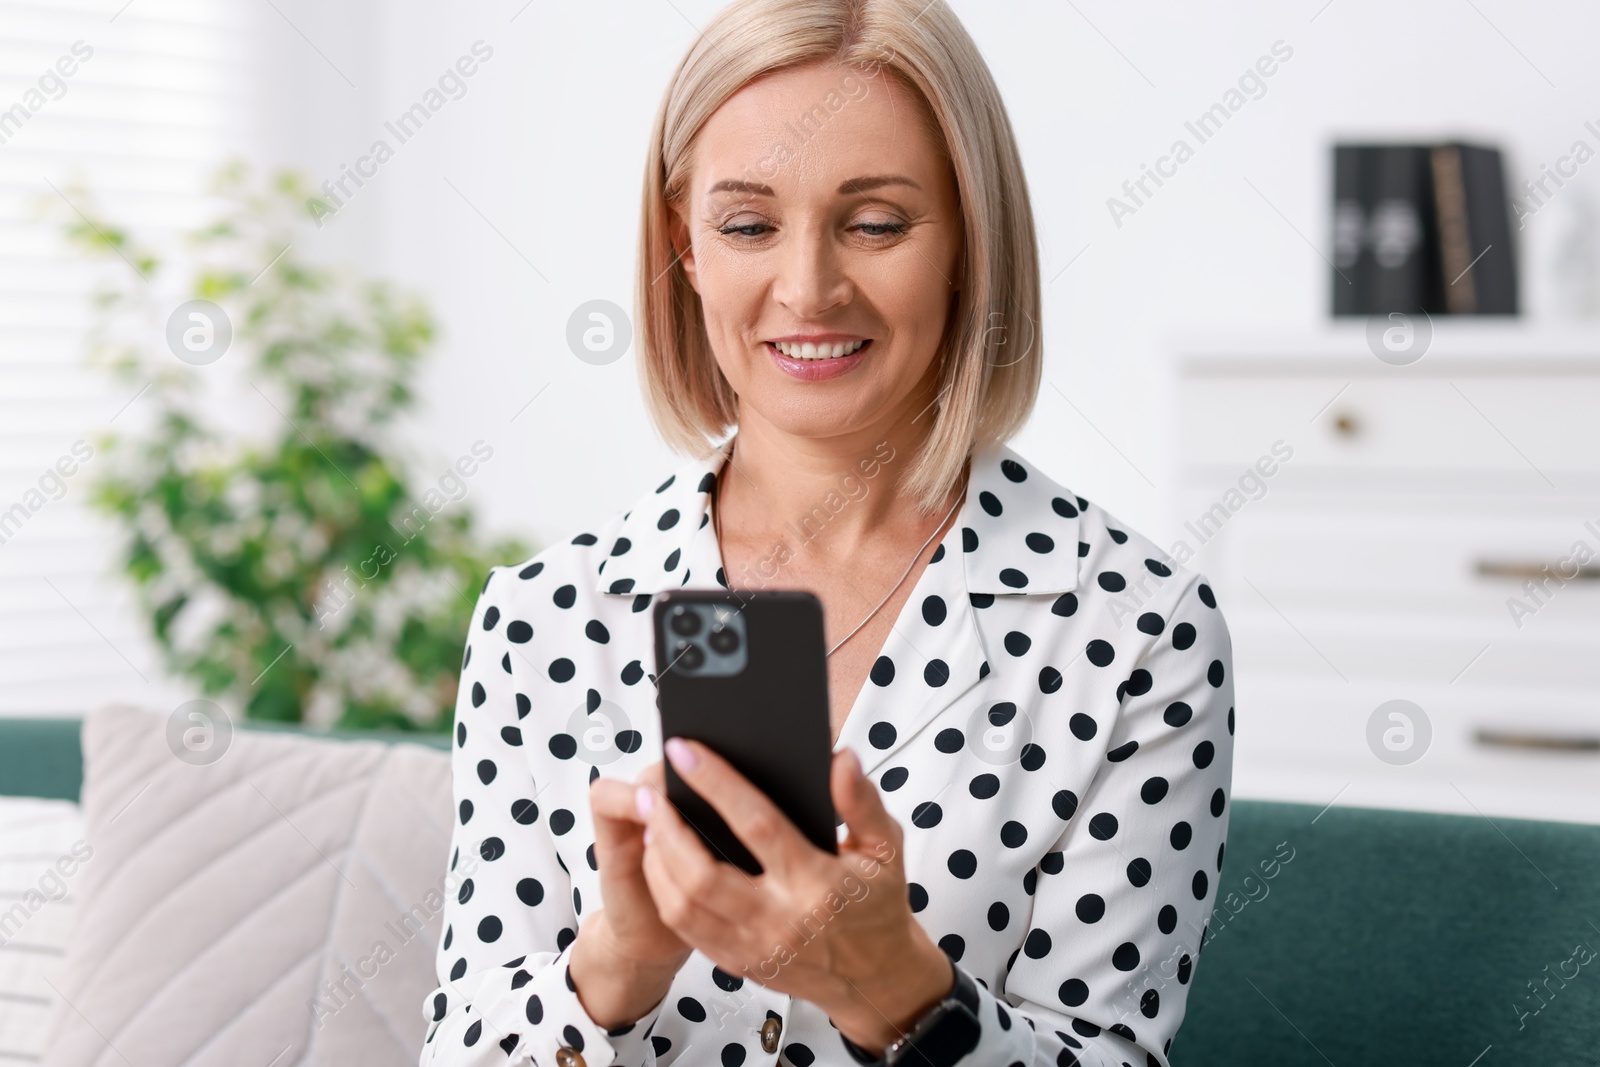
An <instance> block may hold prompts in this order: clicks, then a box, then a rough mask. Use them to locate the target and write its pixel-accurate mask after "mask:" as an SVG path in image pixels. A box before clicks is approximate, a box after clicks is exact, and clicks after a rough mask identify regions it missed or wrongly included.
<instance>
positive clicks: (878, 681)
mask: <svg viewBox="0 0 1600 1067" xmlns="http://www.w3.org/2000/svg"><path fill="white" fill-rule="evenodd" d="M868 677H869V678H871V679H872V684H873V685H888V684H889V683H890V682H892V681H894V660H892V659H890V658H889V657H888V656H879V657H878V658H877V661H876V662H874V663H873V664H872V671H871V673H870V674H869V675H868Z"/></svg>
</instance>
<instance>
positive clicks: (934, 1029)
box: [839, 960, 983, 1067]
mask: <svg viewBox="0 0 1600 1067" xmlns="http://www.w3.org/2000/svg"><path fill="white" fill-rule="evenodd" d="M950 969H951V970H952V971H954V972H955V984H954V985H953V986H952V987H951V989H950V992H949V993H946V994H945V995H944V997H943V998H941V999H940V1000H939V1002H938V1003H937V1004H935V1005H934V1006H933V1007H931V1008H929V1009H928V1010H927V1011H926V1012H924V1013H923V1014H922V1015H921V1016H920V1017H919V1018H918V1019H917V1020H916V1021H915V1022H913V1023H912V1024H911V1027H910V1028H909V1029H908V1030H906V1032H905V1034H904V1036H902V1037H901V1038H899V1039H898V1040H896V1041H894V1042H892V1043H890V1045H889V1047H888V1048H886V1049H884V1051H883V1055H882V1056H873V1055H872V1054H871V1053H869V1052H867V1051H866V1050H865V1049H863V1048H861V1046H859V1045H857V1044H856V1043H855V1042H853V1041H851V1040H850V1039H849V1038H847V1037H845V1036H844V1035H843V1034H840V1035H839V1039H840V1040H841V1041H843V1042H844V1047H845V1051H847V1052H848V1053H849V1054H850V1057H851V1059H853V1060H855V1061H856V1062H857V1063H859V1064H862V1065H863V1067H895V1065H896V1064H902V1065H905V1067H929V1065H932V1067H953V1065H954V1064H955V1063H956V1062H958V1061H959V1060H960V1059H961V1058H962V1057H964V1056H965V1055H966V1054H967V1053H969V1052H971V1051H972V1049H973V1048H975V1047H976V1046H977V1044H978V1037H979V1035H980V1033H981V1030H982V1027H981V1024H980V1023H979V1022H978V1013H979V1011H980V1009H981V1007H982V1003H983V1002H982V999H981V997H980V995H979V993H978V983H977V982H976V981H975V980H974V979H973V977H972V976H971V975H970V974H968V973H967V972H966V971H965V970H963V969H962V968H961V965H960V964H958V963H956V962H955V961H954V960H951V961H950Z"/></svg>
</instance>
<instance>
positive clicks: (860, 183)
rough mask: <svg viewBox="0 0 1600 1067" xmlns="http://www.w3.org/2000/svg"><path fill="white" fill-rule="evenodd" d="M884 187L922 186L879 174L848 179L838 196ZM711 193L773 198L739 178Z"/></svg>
mask: <svg viewBox="0 0 1600 1067" xmlns="http://www.w3.org/2000/svg"><path fill="white" fill-rule="evenodd" d="M886 185H909V186H910V187H911V188H913V189H919V190H920V189H921V188H922V186H920V185H918V184H917V183H916V182H914V181H912V180H911V179H910V178H907V177H905V176H904V175H901V174H879V175H873V176H871V177H863V178H850V179H847V180H846V181H845V182H843V183H842V184H840V186H839V195H840V196H848V195H850V194H852V193H868V192H871V191H872V190H874V189H881V188H883V187H884V186H886ZM713 193H743V194H745V195H746V196H775V195H777V194H775V193H774V192H773V191H772V186H770V185H762V184H761V183H760V182H747V181H744V180H743V179H740V178H724V179H723V180H722V181H720V182H718V183H717V184H715V185H713V186H712V187H711V188H709V189H707V190H706V195H707V196H710V195H711V194H713Z"/></svg>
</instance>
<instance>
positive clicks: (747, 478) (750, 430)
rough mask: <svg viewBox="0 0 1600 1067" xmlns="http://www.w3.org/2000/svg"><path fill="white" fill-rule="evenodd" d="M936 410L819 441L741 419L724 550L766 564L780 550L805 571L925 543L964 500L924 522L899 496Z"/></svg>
mask: <svg viewBox="0 0 1600 1067" xmlns="http://www.w3.org/2000/svg"><path fill="white" fill-rule="evenodd" d="M932 410H933V409H932V408H931V407H927V408H924V409H923V412H924V414H923V415H922V416H921V417H919V418H916V419H915V420H914V421H913V420H911V419H906V420H901V421H900V422H897V423H894V424H890V425H887V426H884V427H881V428H872V429H867V430H864V431H862V432H860V433H856V434H850V435H842V436H836V437H829V438H820V439H819V438H811V437H797V436H795V435H792V434H787V433H784V432H782V431H780V430H778V429H777V428H776V427H774V426H772V425H771V424H770V423H767V422H765V421H764V420H761V419H759V418H754V419H750V418H746V419H742V420H741V422H740V426H739V431H738V434H737V435H736V436H735V438H734V440H733V441H732V442H731V447H732V454H731V456H730V458H729V460H728V462H727V463H725V464H724V465H723V469H722V476H721V477H720V478H719V485H718V488H717V493H718V497H717V507H718V508H719V515H718V518H719V524H720V526H721V531H720V536H721V537H722V538H723V539H724V545H725V546H726V545H728V544H730V543H732V544H738V545H741V546H746V547H748V548H750V549H751V550H753V551H756V552H759V553H763V554H767V553H771V552H773V551H775V550H777V549H778V546H779V545H780V544H781V545H785V546H787V549H788V551H790V552H794V553H800V552H801V551H802V550H803V552H804V555H805V557H806V558H807V561H808V563H809V564H810V565H811V566H825V565H828V564H830V563H844V562H846V561H849V560H851V559H855V558H858V557H860V555H861V553H862V550H863V548H864V547H865V546H866V545H867V544H868V543H870V542H876V543H879V544H881V543H882V541H883V540H885V539H887V540H889V541H891V542H893V541H897V540H900V539H906V538H918V539H920V537H925V536H926V534H927V533H928V531H929V530H930V529H931V528H932V526H933V524H935V523H937V522H938V521H939V519H940V517H941V516H943V515H944V514H945V512H946V510H947V509H948V507H949V505H950V503H951V502H953V501H954V500H955V498H956V496H957V495H958V494H959V493H960V486H957V487H956V488H955V489H953V490H952V491H951V494H950V495H949V496H948V497H947V498H946V499H945V500H944V501H943V502H942V504H941V506H940V507H939V508H938V510H937V511H935V512H934V513H933V514H932V515H923V514H920V513H919V512H918V510H917V507H916V501H915V500H914V499H912V498H910V497H908V496H906V495H904V494H902V493H900V492H898V491H897V488H896V483H897V482H898V480H899V479H900V478H901V477H902V476H903V475H904V473H905V471H906V470H907V469H908V468H909V467H910V465H911V462H912V460H913V458H914V457H915V456H916V454H917V450H918V449H919V448H920V447H921V446H922V444H923V442H924V441H925V440H926V439H927V433H928V430H929V429H930V428H931V426H932V422H933V420H932V417H931V412H932ZM725 551H726V547H725ZM730 577H732V576H730Z"/></svg>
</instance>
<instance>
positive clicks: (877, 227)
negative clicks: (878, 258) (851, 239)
mask: <svg viewBox="0 0 1600 1067" xmlns="http://www.w3.org/2000/svg"><path fill="white" fill-rule="evenodd" d="M856 229H858V230H861V231H863V232H865V233H866V235H867V236H868V237H898V236H900V235H901V234H903V233H905V232H906V228H905V226H904V225H903V224H901V223H898V222H863V223H861V224H860V225H859V226H857V227H856Z"/></svg>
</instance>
